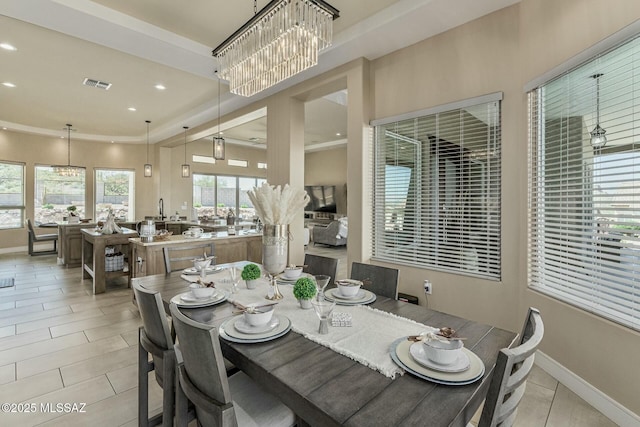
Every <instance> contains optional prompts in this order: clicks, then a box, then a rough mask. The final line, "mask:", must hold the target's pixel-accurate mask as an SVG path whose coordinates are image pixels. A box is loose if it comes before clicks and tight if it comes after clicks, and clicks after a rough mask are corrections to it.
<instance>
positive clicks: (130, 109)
mask: <svg viewBox="0 0 640 427" xmlns="http://www.w3.org/2000/svg"><path fill="white" fill-rule="evenodd" d="M127 110H129V111H136V109H135V108H134V107H129V108H127Z"/></svg>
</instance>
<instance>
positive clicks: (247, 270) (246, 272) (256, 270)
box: [242, 264, 262, 280]
mask: <svg viewBox="0 0 640 427" xmlns="http://www.w3.org/2000/svg"><path fill="white" fill-rule="evenodd" d="M261 275H262V272H261V271H260V267H258V266H257V265H256V264H247V265H245V266H244V268H243V269H242V280H256V279H259V278H260V276H261Z"/></svg>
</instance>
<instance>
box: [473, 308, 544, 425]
mask: <svg viewBox="0 0 640 427" xmlns="http://www.w3.org/2000/svg"><path fill="white" fill-rule="evenodd" d="M543 336H544V325H543V323H542V316H540V312H539V311H538V310H537V309H535V308H529V312H528V313H527V318H526V320H525V323H524V327H523V329H522V334H520V343H519V345H518V346H517V347H514V348H503V349H502V350H500V352H499V353H498V360H497V362H496V367H495V369H494V372H493V378H491V384H489V391H488V392H487V398H486V400H485V402H484V408H483V409H482V415H481V416H480V421H479V423H478V427H494V426H502V427H509V426H512V425H513V424H514V421H515V419H516V412H517V409H518V404H519V403H520V400H521V399H522V396H523V395H524V390H525V386H526V381H527V377H528V376H529V372H530V371H531V368H532V367H533V361H534V357H535V352H536V349H537V348H538V345H540V342H541V341H542V337H543Z"/></svg>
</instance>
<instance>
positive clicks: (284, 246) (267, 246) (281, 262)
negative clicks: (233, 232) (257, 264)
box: [262, 224, 289, 300]
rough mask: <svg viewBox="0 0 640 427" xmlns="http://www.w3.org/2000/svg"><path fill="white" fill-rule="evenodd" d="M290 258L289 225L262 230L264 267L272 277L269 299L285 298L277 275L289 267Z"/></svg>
mask: <svg viewBox="0 0 640 427" xmlns="http://www.w3.org/2000/svg"><path fill="white" fill-rule="evenodd" d="M288 256H289V225H288V224H284V225H282V224H275V225H271V224H265V226H264V228H263V229H262V267H263V268H264V269H265V271H267V272H268V273H269V274H270V275H271V291H270V293H269V295H267V299H270V300H278V299H282V298H284V297H283V295H282V294H281V293H280V290H279V289H278V282H277V281H276V275H277V274H280V273H282V272H283V271H284V269H285V268H286V267H287V261H288Z"/></svg>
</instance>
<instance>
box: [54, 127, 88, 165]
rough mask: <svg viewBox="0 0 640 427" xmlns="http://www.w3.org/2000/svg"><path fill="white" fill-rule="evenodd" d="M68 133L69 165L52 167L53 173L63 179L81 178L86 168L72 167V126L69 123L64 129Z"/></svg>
mask: <svg viewBox="0 0 640 427" xmlns="http://www.w3.org/2000/svg"><path fill="white" fill-rule="evenodd" d="M64 129H65V130H66V131H67V164H66V165H54V166H51V168H52V169H53V172H54V173H55V174H56V175H58V176H62V177H75V176H80V175H81V174H82V173H83V171H84V168H83V167H80V166H71V131H72V130H74V129H71V125H70V124H69V123H67V127H66V128H64Z"/></svg>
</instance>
